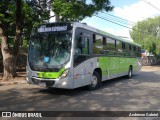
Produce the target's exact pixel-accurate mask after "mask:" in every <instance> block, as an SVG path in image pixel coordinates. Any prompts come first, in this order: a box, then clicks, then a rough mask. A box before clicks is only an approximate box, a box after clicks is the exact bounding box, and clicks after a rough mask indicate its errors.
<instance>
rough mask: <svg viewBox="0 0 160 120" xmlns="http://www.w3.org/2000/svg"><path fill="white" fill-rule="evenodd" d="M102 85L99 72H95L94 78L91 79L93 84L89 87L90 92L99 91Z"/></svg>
mask: <svg viewBox="0 0 160 120" xmlns="http://www.w3.org/2000/svg"><path fill="white" fill-rule="evenodd" d="M100 83H101V80H100V76H99V74H98V72H96V71H94V72H93V75H92V78H91V84H90V85H89V86H88V88H89V90H95V89H97V88H98V87H99V85H100Z"/></svg>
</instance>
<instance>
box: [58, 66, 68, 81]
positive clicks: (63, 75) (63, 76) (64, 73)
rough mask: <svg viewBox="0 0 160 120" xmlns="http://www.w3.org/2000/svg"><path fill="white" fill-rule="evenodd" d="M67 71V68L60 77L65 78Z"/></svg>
mask: <svg viewBox="0 0 160 120" xmlns="http://www.w3.org/2000/svg"><path fill="white" fill-rule="evenodd" d="M68 73H69V68H68V69H66V70H65V71H64V72H63V73H62V74H61V75H60V77H59V78H60V79H62V78H65V77H66V76H67V75H68Z"/></svg>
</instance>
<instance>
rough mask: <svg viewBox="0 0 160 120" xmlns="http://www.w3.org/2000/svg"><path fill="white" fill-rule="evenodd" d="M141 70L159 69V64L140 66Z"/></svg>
mask: <svg viewBox="0 0 160 120" xmlns="http://www.w3.org/2000/svg"><path fill="white" fill-rule="evenodd" d="M141 71H160V65H156V66H142V69H141Z"/></svg>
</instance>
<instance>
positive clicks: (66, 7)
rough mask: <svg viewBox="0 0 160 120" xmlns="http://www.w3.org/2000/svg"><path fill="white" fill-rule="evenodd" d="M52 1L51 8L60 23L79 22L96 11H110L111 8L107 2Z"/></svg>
mask: <svg viewBox="0 0 160 120" xmlns="http://www.w3.org/2000/svg"><path fill="white" fill-rule="evenodd" d="M86 1H87V0H54V2H53V4H52V6H53V11H54V13H55V14H56V15H57V16H60V17H61V21H80V20H82V19H84V18H85V17H87V16H88V17H91V16H92V15H93V14H94V13H96V12H98V11H102V10H105V11H111V10H112V9H113V6H111V5H110V1H109V0H92V3H87V2H86Z"/></svg>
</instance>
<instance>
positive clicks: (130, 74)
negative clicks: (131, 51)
mask: <svg viewBox="0 0 160 120" xmlns="http://www.w3.org/2000/svg"><path fill="white" fill-rule="evenodd" d="M132 74H133V73H132V67H129V70H128V75H127V77H128V78H129V79H130V78H131V77H132Z"/></svg>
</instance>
